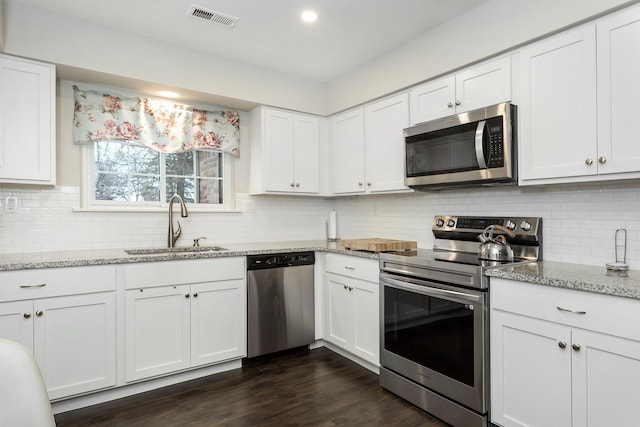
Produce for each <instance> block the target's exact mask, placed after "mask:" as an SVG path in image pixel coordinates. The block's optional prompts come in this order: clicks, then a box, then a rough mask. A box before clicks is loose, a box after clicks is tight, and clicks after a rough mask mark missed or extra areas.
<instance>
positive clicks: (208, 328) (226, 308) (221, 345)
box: [191, 279, 247, 366]
mask: <svg viewBox="0 0 640 427" xmlns="http://www.w3.org/2000/svg"><path fill="white" fill-rule="evenodd" d="M244 283H245V281H244V279H239V280H229V281H222V282H212V283H200V284H197V285H191V296H192V300H191V328H192V329H191V366H198V365H204V364H207V363H214V362H220V361H222V360H228V359H232V358H238V357H243V356H245V355H246V334H245V330H246V328H245V323H246V321H245V319H246V309H245V307H246V305H247V304H246V299H245V295H246V291H245V285H244Z"/></svg>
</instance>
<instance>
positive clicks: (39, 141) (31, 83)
mask: <svg viewBox="0 0 640 427" xmlns="http://www.w3.org/2000/svg"><path fill="white" fill-rule="evenodd" d="M55 92H56V72H55V67H54V66H53V65H49V64H43V63H39V62H35V61H29V60H26V59H22V58H14V57H11V56H6V55H0V183H2V182H6V183H19V184H44V185H54V184H55V182H56V163H55V160H56V149H55V148H56V147H55V101H56V93H55Z"/></svg>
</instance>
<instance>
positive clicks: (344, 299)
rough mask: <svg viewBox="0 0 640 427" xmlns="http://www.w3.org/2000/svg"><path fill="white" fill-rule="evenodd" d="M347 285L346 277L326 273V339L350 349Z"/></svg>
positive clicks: (351, 326) (350, 322) (351, 320)
mask: <svg viewBox="0 0 640 427" xmlns="http://www.w3.org/2000/svg"><path fill="white" fill-rule="evenodd" d="M349 287H350V284H349V279H348V278H345V277H342V276H338V275H335V274H332V273H327V311H328V313H327V327H326V331H327V336H326V339H327V341H330V342H332V343H334V344H336V345H338V346H340V347H342V348H344V349H346V350H351V345H352V342H353V308H352V306H353V304H352V300H351V294H350V293H349ZM376 329H377V328H376Z"/></svg>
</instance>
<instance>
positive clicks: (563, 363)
mask: <svg viewBox="0 0 640 427" xmlns="http://www.w3.org/2000/svg"><path fill="white" fill-rule="evenodd" d="M490 337H491V338H490V339H491V409H492V411H491V421H492V422H494V423H496V424H498V425H501V426H504V427H511V426H556V427H562V426H570V425H571V334H570V330H569V329H568V328H566V327H563V326H560V325H557V324H554V323H550V322H546V321H542V320H537V319H533V318H529V317H523V316H517V315H512V314H508V313H503V312H499V311H495V310H494V311H492V312H491V334H490ZM562 347H564V348H562ZM583 425H584V424H583Z"/></svg>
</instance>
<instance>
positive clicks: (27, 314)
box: [22, 312, 31, 319]
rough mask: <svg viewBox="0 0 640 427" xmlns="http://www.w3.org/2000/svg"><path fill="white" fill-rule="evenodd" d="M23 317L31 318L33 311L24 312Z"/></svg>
mask: <svg viewBox="0 0 640 427" xmlns="http://www.w3.org/2000/svg"><path fill="white" fill-rule="evenodd" d="M22 317H24V318H25V319H28V318H30V317H31V313H29V312H27V313H24V314H23V315H22Z"/></svg>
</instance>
